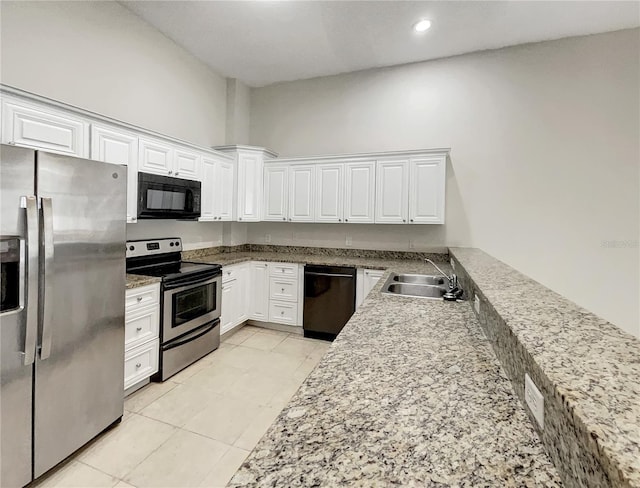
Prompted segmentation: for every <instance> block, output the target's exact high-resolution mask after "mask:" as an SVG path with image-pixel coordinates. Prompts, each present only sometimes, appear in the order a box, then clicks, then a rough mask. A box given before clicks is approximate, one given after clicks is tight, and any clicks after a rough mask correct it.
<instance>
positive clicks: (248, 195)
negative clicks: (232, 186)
mask: <svg viewBox="0 0 640 488" xmlns="http://www.w3.org/2000/svg"><path fill="white" fill-rule="evenodd" d="M262 167H263V158H262V155H261V154H258V153H254V152H247V153H243V152H239V153H238V221H241V222H258V221H260V217H261V206H262Z"/></svg>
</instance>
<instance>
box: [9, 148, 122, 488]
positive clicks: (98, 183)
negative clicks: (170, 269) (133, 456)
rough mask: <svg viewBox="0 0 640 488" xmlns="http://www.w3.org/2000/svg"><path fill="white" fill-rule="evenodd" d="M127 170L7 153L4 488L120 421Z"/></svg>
mask: <svg viewBox="0 0 640 488" xmlns="http://www.w3.org/2000/svg"><path fill="white" fill-rule="evenodd" d="M126 178H127V175H126V168H124V167H122V166H116V165H111V164H107V163H99V162H96V161H89V160H84V159H78V158H72V157H67V156H60V155H55V154H50V153H45V152H42V151H34V150H29V149H24V148H17V147H14V146H6V145H2V146H0V217H1V218H0V258H1V263H2V287H1V289H2V302H1V309H0V354H1V356H0V429H1V430H0V436H1V439H0V486H2V487H3V488H4V487H13V486H24V485H25V484H27V483H29V482H30V481H31V480H32V479H34V478H37V477H39V476H40V475H42V474H43V473H44V472H46V471H48V470H49V469H51V468H52V467H53V466H55V465H56V464H58V463H59V462H60V461H62V460H63V459H65V458H66V457H67V456H69V455H70V454H72V453H73V452H74V451H75V450H77V449H78V448H80V447H81V446H82V445H83V444H85V443H86V442H88V441H89V440H91V439H92V438H93V437H95V436H96V435H97V434H99V433H100V432H101V431H103V430H104V429H105V428H107V427H108V426H109V425H111V424H112V423H114V422H116V421H118V420H119V419H120V418H121V417H122V412H123V387H124V307H125V305H124V300H125V240H126V239H125V233H126V230H125V229H126Z"/></svg>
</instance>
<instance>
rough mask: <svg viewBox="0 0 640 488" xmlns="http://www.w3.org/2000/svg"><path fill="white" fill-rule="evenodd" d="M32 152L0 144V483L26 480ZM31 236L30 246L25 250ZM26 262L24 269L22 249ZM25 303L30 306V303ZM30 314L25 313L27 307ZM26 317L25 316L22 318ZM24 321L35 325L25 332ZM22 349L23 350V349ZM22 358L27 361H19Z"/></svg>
mask: <svg viewBox="0 0 640 488" xmlns="http://www.w3.org/2000/svg"><path fill="white" fill-rule="evenodd" d="M34 162H35V151H32V150H28V149H21V148H17V147H12V146H5V145H3V146H0V262H1V269H2V280H1V283H2V285H1V286H2V300H1V302H0V303H1V306H0V459H1V460H2V461H1V462H0V486H10V487H14V486H18V487H19V486H24V485H26V484H27V483H28V482H29V481H31V405H32V394H31V384H32V375H33V358H34V355H35V338H36V335H35V333H36V332H37V306H38V303H37V296H35V297H33V296H32V301H31V303H30V304H28V303H27V298H28V288H27V285H28V283H27V274H28V272H29V271H31V273H32V274H34V273H35V277H36V278H35V283H33V284H34V285H35V289H34V288H32V290H31V291H32V292H35V293H36V295H37V291H38V289H37V286H38V283H37V276H38V269H37V263H38V257H37V252H38V236H37V232H38V226H37V220H36V221H33V218H34V217H35V218H36V219H37V216H38V214H37V207H34V204H35V203H37V201H36V200H35V197H34V195H35V191H34V190H35V189H34V178H35V164H34ZM25 196H31V197H32V199H31V200H30V204H29V205H30V209H29V212H30V216H31V219H32V222H30V224H31V231H32V232H35V235H33V234H32V235H30V236H28V235H27V216H26V214H27V209H26V208H21V200H23V197H25ZM28 237H29V238H31V242H32V245H33V246H34V248H31V249H27V239H28ZM29 251H31V253H32V257H33V258H34V259H35V261H34V260H32V261H31V262H32V264H33V265H34V266H35V269H31V270H29V269H28V268H27V264H28V252H29ZM28 305H31V306H30V307H29V306H28ZM28 309H30V310H29V312H30V313H31V314H32V316H30V317H28V314H27V311H28ZM27 319H29V320H27ZM27 324H30V325H31V326H32V329H33V327H35V330H32V331H31V334H27ZM25 353H26V354H25ZM25 363H28V364H25Z"/></svg>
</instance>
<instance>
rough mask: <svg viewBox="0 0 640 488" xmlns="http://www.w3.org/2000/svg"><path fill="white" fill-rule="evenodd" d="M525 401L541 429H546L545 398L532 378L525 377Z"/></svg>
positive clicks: (526, 375)
mask: <svg viewBox="0 0 640 488" xmlns="http://www.w3.org/2000/svg"><path fill="white" fill-rule="evenodd" d="M524 400H525V402H526V403H527V406H528V407H529V410H531V413H532V414H533V417H534V418H535V419H536V421H537V422H538V425H539V426H540V428H541V429H544V397H543V396H542V393H540V390H538V387H537V386H536V384H535V383H534V382H533V380H532V379H531V377H530V376H529V375H528V374H527V373H525V375H524Z"/></svg>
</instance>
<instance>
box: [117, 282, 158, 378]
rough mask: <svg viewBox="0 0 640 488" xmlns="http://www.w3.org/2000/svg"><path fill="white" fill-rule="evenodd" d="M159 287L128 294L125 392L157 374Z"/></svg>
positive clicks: (125, 327) (135, 290)
mask: <svg viewBox="0 0 640 488" xmlns="http://www.w3.org/2000/svg"><path fill="white" fill-rule="evenodd" d="M159 332H160V284H159V283H154V284H152V285H146V286H141V287H138V288H132V289H130V290H127V291H126V294H125V318H124V389H125V390H127V389H129V388H131V387H133V386H135V385H136V384H138V383H140V382H143V381H145V382H146V381H147V380H148V378H149V377H150V376H151V375H153V374H154V373H156V372H157V371H158V351H159V345H160V340H159Z"/></svg>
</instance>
